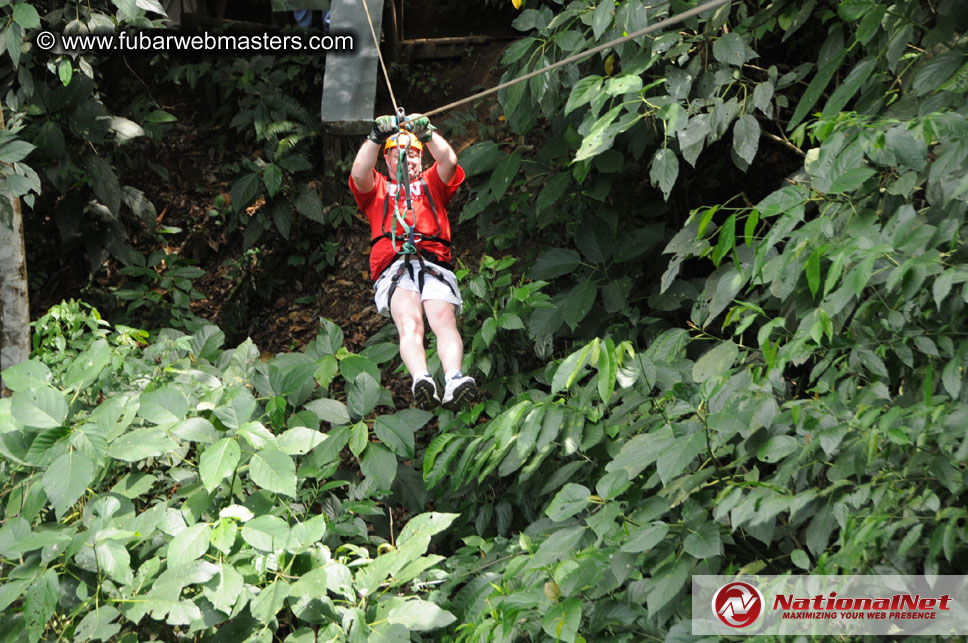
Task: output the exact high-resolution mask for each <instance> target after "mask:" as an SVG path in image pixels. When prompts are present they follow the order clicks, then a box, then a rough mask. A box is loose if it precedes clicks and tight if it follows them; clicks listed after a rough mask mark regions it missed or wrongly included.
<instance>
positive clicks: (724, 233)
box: [712, 212, 736, 268]
mask: <svg viewBox="0 0 968 643" xmlns="http://www.w3.org/2000/svg"><path fill="white" fill-rule="evenodd" d="M735 246H736V213H735V212H734V213H733V214H731V215H729V218H728V219H726V221H725V222H723V227H722V228H720V229H719V238H718V239H717V241H716V247H715V248H713V254H712V260H713V264H714V265H715V266H716V267H717V268H718V267H719V264H720V263H721V262H722V260H723V257H725V256H726V255H727V254H729V252H730V251H731V250H732V249H733V248H734V247H735Z"/></svg>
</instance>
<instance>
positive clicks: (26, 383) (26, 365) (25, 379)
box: [3, 359, 53, 391]
mask: <svg viewBox="0 0 968 643" xmlns="http://www.w3.org/2000/svg"><path fill="white" fill-rule="evenodd" d="M52 377H53V375H52V374H51V371H50V369H49V368H48V367H47V365H46V364H44V363H43V362H41V361H40V360H38V359H31V360H27V361H25V362H20V363H19V364H14V365H13V366H11V367H10V368H8V369H6V370H4V371H3V384H4V386H6V387H7V388H9V389H10V390H11V391H24V390H27V389H30V388H38V387H45V386H48V385H49V384H50V381H51V378H52Z"/></svg>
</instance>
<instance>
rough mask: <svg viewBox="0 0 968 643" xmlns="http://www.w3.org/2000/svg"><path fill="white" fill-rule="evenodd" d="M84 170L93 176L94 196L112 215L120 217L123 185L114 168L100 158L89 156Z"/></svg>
mask: <svg viewBox="0 0 968 643" xmlns="http://www.w3.org/2000/svg"><path fill="white" fill-rule="evenodd" d="M84 168H85V169H86V170H87V172H88V174H90V175H91V187H93V188H94V194H96V195H97V198H98V199H100V200H101V202H102V203H104V205H106V206H107V207H108V209H109V210H110V211H111V214H113V215H114V216H118V212H119V211H120V210H121V183H120V181H118V175H117V174H116V173H115V171H114V166H112V165H111V164H110V163H108V162H107V161H105V160H104V159H102V158H101V157H100V156H96V155H94V154H89V155H88V156H87V159H86V160H85V162H84Z"/></svg>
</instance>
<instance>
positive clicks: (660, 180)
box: [649, 147, 679, 200]
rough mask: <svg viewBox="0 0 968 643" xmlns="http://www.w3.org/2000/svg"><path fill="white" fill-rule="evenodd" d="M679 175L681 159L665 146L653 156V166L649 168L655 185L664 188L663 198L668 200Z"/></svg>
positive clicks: (650, 177)
mask: <svg viewBox="0 0 968 643" xmlns="http://www.w3.org/2000/svg"><path fill="white" fill-rule="evenodd" d="M678 177H679V159H678V158H677V157H676V155H675V152H673V151H672V150H670V149H669V148H666V147H663V148H662V149H660V150H658V151H657V152H656V153H655V156H653V157H652V166H651V168H650V169H649V180H650V181H651V183H652V185H653V186H656V187H658V188H659V189H660V190H662V198H664V199H666V200H668V199H669V194H670V193H671V192H672V187H673V186H674V185H675V184H676V179H677V178H678Z"/></svg>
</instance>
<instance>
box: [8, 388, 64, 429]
mask: <svg viewBox="0 0 968 643" xmlns="http://www.w3.org/2000/svg"><path fill="white" fill-rule="evenodd" d="M10 410H11V412H12V413H13V418H14V419H15V420H16V421H17V422H19V423H20V424H22V425H24V426H27V427H32V428H35V429H53V428H56V427H58V426H61V425H62V424H63V423H64V420H66V419H67V400H65V399H64V394H63V393H61V392H60V391H57V390H55V389H53V388H51V387H50V386H42V387H37V388H31V389H26V390H23V391H17V392H15V393H14V394H13V396H11V403H10Z"/></svg>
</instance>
